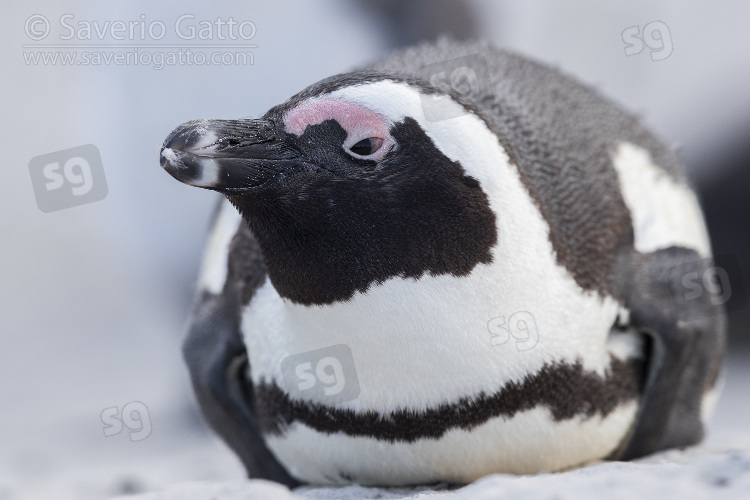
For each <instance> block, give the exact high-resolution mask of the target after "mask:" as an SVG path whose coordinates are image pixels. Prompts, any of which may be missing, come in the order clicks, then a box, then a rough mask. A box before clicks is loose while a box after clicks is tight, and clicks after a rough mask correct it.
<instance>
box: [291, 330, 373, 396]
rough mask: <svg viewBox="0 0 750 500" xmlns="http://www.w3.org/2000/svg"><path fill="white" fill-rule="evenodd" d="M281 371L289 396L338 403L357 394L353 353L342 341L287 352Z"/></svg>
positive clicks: (357, 387)
mask: <svg viewBox="0 0 750 500" xmlns="http://www.w3.org/2000/svg"><path fill="white" fill-rule="evenodd" d="M281 373H282V376H283V378H284V385H285V387H286V390H287V392H288V393H289V395H290V396H292V397H293V398H294V397H297V398H303V399H312V400H317V401H326V402H328V403H330V402H332V403H334V404H339V403H345V402H347V401H351V400H353V399H357V398H358V397H359V380H358V378H357V372H356V370H355V369H354V357H353V356H352V350H351V349H350V348H349V346H347V345H344V344H339V345H334V346H331V347H325V348H323V349H316V350H314V351H308V352H304V353H301V354H295V355H293V356H287V357H286V358H284V359H283V360H282V361H281Z"/></svg>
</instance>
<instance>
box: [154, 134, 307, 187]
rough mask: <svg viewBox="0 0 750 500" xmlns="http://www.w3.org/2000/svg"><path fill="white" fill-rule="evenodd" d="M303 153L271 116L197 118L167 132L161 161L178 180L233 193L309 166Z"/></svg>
mask: <svg viewBox="0 0 750 500" xmlns="http://www.w3.org/2000/svg"><path fill="white" fill-rule="evenodd" d="M300 158H301V154H300V152H299V150H298V149H297V148H295V147H294V146H292V145H291V144H289V143H288V142H285V141H284V140H283V139H281V138H280V137H278V134H277V132H276V131H275V129H274V127H273V124H272V123H271V122H269V121H267V120H194V121H190V122H186V123H183V124H182V125H180V126H179V127H177V128H176V129H174V130H173V131H172V133H171V134H169V137H167V139H166V140H165V141H164V145H163V146H162V148H161V153H160V158H159V160H160V163H161V166H162V167H164V170H166V171H167V172H169V174H170V175H171V176H172V177H174V178H175V179H177V180H178V181H180V182H184V183H185V184H189V185H191V186H197V187H201V188H206V189H213V190H215V191H221V192H225V193H228V194H229V193H237V192H242V191H246V190H251V189H253V188H257V187H259V186H261V185H263V184H265V183H266V182H268V181H269V180H271V179H273V178H275V177H282V176H284V175H285V174H288V173H290V172H292V171H299V170H310V169H311V168H312V166H311V165H309V164H307V163H305V162H303V161H300Z"/></svg>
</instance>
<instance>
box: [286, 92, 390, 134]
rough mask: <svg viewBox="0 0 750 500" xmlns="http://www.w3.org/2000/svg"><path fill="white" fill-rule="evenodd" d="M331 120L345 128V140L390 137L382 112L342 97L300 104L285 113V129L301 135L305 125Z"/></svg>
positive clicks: (388, 127) (290, 132)
mask: <svg viewBox="0 0 750 500" xmlns="http://www.w3.org/2000/svg"><path fill="white" fill-rule="evenodd" d="M331 119H333V120H336V121H337V122H338V123H339V125H341V127H342V128H343V129H344V130H345V131H346V133H347V143H348V142H350V141H351V140H356V142H359V141H361V140H362V139H367V138H368V137H378V138H380V139H383V140H388V139H390V132H389V129H390V126H389V124H388V123H387V121H386V120H385V118H383V116H382V115H380V114H378V113H376V112H374V111H372V110H370V109H367V108H365V107H364V106H360V105H359V104H354V103H352V102H349V101H346V100H344V99H319V100H312V101H307V102H304V103H302V104H300V105H299V106H297V107H296V108H293V109H291V110H289V111H288V112H287V113H286V114H285V115H284V130H285V131H286V132H287V133H289V134H294V135H296V136H300V135H302V134H304V133H305V129H306V128H307V127H308V125H317V124H319V123H323V122H324V121H326V120H331Z"/></svg>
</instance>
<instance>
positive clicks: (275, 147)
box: [160, 73, 497, 304]
mask: <svg viewBox="0 0 750 500" xmlns="http://www.w3.org/2000/svg"><path fill="white" fill-rule="evenodd" d="M358 78H359V81H358ZM424 92H425V91H424V88H423V87H420V86H417V85H414V84H408V83H406V82H403V81H401V82H398V81H394V80H392V79H387V78H381V79H376V80H375V81H370V80H368V79H367V78H365V77H364V76H361V75H357V74H351V73H350V74H347V75H341V76H338V77H335V78H333V79H329V80H326V81H323V82H320V83H318V84H316V85H314V86H312V87H310V88H308V89H306V90H305V91H303V92H301V93H299V94H297V95H296V96H294V97H292V98H291V99H290V100H288V101H287V102H285V103H284V104H281V105H279V106H276V107H274V108H272V109H271V110H269V111H268V112H267V113H266V114H265V115H264V116H262V117H261V118H259V119H240V120H196V121H190V122H187V123H184V124H182V125H180V126H178V127H177V128H176V129H175V130H174V131H173V132H172V133H171V134H170V135H169V136H168V137H167V139H166V141H165V142H164V145H163V147H162V150H161V158H160V160H161V165H162V167H164V169H165V170H166V171H167V172H168V173H170V174H171V175H172V176H173V177H174V178H176V179H177V180H179V181H181V182H183V183H186V184H189V185H192V186H197V187H201V188H205V189H212V190H215V191H219V192H221V193H223V194H224V195H225V196H226V197H227V198H228V199H229V201H230V202H231V203H232V204H233V205H234V206H235V207H236V208H237V209H238V210H239V212H240V213H241V214H242V217H243V219H244V220H245V222H246V223H247V224H248V225H249V226H250V228H251V230H252V232H253V234H254V236H255V237H256V238H257V240H258V242H259V244H260V247H261V250H262V251H263V256H264V261H265V264H266V268H267V271H268V275H269V278H270V279H271V281H272V282H273V284H274V286H275V287H276V289H277V290H278V291H279V293H280V294H281V295H282V296H284V297H286V298H289V299H291V300H292V301H294V302H299V303H303V304H328V303H331V302H335V301H342V300H348V299H350V298H351V297H352V296H353V295H354V294H355V293H356V292H366V291H367V289H368V288H369V287H371V286H373V285H376V284H378V283H382V282H383V281H385V280H387V279H389V278H394V277H400V278H419V277H421V276H423V275H424V274H432V275H439V274H453V275H456V276H461V275H466V274H468V273H469V272H471V270H472V269H473V268H474V267H475V266H476V265H477V264H479V263H489V262H490V261H491V259H492V256H491V252H490V248H491V247H492V246H493V245H494V244H495V243H496V240H497V234H496V229H495V214H494V213H493V211H492V210H491V209H490V206H489V201H488V197H487V194H486V193H485V191H484V190H483V189H482V186H481V185H480V183H479V181H478V180H477V179H476V178H475V177H473V176H472V175H470V173H469V172H467V171H466V169H465V168H464V166H463V165H462V164H461V162H460V161H457V160H455V159H451V158H450V157H449V156H448V155H446V153H445V150H446V148H448V149H450V150H454V151H455V150H456V148H458V150H461V149H471V148H472V147H473V146H474V144H471V137H469V136H467V134H465V133H463V134H462V133H459V132H460V129H461V127H462V123H461V122H460V120H455V119H454V120H446V121H445V122H444V123H441V124H440V126H441V127H443V128H444V129H446V128H447V131H448V132H449V131H450V130H451V128H452V127H454V128H455V130H456V134H455V142H454V143H452V144H443V145H438V144H436V143H435V141H434V140H433V139H432V138H431V137H430V135H429V134H428V133H427V131H426V130H425V127H424V124H425V118H424V114H423V113H422V112H421V104H420V99H421V97H422V95H424ZM441 97H442V96H441ZM431 98H432V97H431ZM444 98H445V99H447V100H448V101H446V102H450V103H451V104H450V105H458V103H456V102H455V101H452V100H450V97H449V96H444ZM450 122H453V123H450ZM444 132H445V130H444ZM449 135H450V134H449ZM443 136H445V134H443ZM450 142H453V141H450Z"/></svg>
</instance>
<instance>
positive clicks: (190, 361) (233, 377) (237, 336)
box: [182, 224, 300, 487]
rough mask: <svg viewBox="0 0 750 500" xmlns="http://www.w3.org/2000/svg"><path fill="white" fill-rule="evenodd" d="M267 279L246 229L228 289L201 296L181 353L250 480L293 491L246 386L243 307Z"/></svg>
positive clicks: (209, 416) (209, 414)
mask: <svg viewBox="0 0 750 500" xmlns="http://www.w3.org/2000/svg"><path fill="white" fill-rule="evenodd" d="M265 276H266V275H265V267H264V265H263V260H262V256H261V254H260V249H259V247H258V244H257V241H255V238H254V237H253V235H252V233H251V232H250V230H249V228H248V227H247V226H246V225H245V224H241V225H240V228H239V230H238V231H237V233H236V234H235V236H234V238H233V239H232V242H231V245H230V253H229V261H228V276H227V280H226V283H225V285H224V288H223V290H222V292H221V293H220V294H214V293H211V292H209V291H206V290H204V291H202V292H200V294H199V297H198V299H197V301H196V304H195V306H194V308H193V312H192V316H191V318H190V323H189V325H190V326H189V329H188V332H187V335H186V337H185V340H184V342H183V345H182V353H183V357H184V359H185V362H186V363H187V365H188V369H189V371H190V378H191V380H192V384H193V389H194V391H195V394H196V398H197V400H198V404H199V405H200V408H201V410H202V413H203V415H204V417H205V418H206V420H207V421H208V423H209V425H210V426H211V427H212V428H213V429H214V430H215V431H216V432H217V433H218V434H219V435H220V436H221V438H222V439H223V440H224V441H225V442H226V443H227V445H229V447H230V448H231V449H232V450H233V451H234V452H235V453H236V454H237V455H238V456H239V457H240V460H241V461H242V463H243V465H244V466H245V469H246V470H247V474H248V477H250V478H258V479H268V480H271V481H276V482H278V483H281V484H284V485H286V486H289V487H293V486H297V485H299V484H300V483H299V482H298V481H296V480H295V479H294V478H292V477H291V476H290V475H289V473H288V472H287V471H286V469H284V467H283V466H282V465H281V464H280V463H279V462H278V460H276V457H274V456H273V454H272V453H271V451H270V450H269V449H268V447H267V446H266V444H265V441H264V439H263V436H262V434H261V432H260V428H259V426H258V422H257V419H256V417H255V410H254V408H253V403H252V402H253V397H252V387H251V385H250V384H249V383H248V381H247V373H249V366H248V356H247V351H246V350H245V345H244V342H243V340H242V333H241V327H240V321H241V320H240V317H241V310H242V304H243V303H247V302H249V300H250V298H251V297H252V294H254V292H255V290H256V289H257V288H258V287H259V286H260V285H261V284H262V283H263V281H264V279H265Z"/></svg>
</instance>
